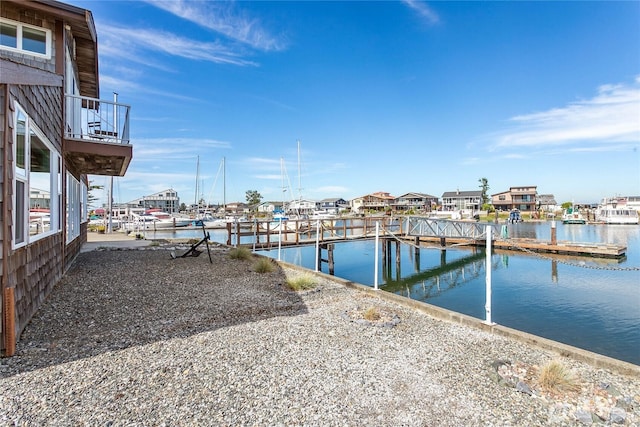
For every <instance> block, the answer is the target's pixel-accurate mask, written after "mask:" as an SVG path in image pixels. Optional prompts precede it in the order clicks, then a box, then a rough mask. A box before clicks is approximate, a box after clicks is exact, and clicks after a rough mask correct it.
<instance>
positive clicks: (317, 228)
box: [316, 220, 320, 271]
mask: <svg viewBox="0 0 640 427" xmlns="http://www.w3.org/2000/svg"><path fill="white" fill-rule="evenodd" d="M319 264H320V220H318V221H316V271H320V265H319Z"/></svg>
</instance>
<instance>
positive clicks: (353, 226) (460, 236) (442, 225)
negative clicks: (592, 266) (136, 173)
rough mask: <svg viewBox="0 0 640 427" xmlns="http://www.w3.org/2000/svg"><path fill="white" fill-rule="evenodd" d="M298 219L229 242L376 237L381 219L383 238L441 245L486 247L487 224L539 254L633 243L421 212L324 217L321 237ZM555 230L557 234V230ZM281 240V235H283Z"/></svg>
mask: <svg viewBox="0 0 640 427" xmlns="http://www.w3.org/2000/svg"><path fill="white" fill-rule="evenodd" d="M289 223H290V224H295V225H294V226H292V227H291V229H288V230H286V231H282V232H280V231H274V230H268V229H267V227H263V226H260V222H255V223H254V225H253V227H251V228H242V227H234V226H233V224H229V225H228V227H227V231H228V238H227V244H228V245H233V244H235V245H240V241H241V239H242V238H245V240H246V238H248V237H253V240H254V241H253V242H251V243H243V244H241V245H242V246H251V247H254V248H256V249H272V248H275V247H278V246H280V247H287V246H298V245H310V244H315V243H316V241H319V242H321V243H332V242H343V241H350V240H355V239H373V238H374V237H375V228H376V223H378V224H379V225H380V237H385V238H397V239H400V240H402V241H404V242H406V243H409V244H414V245H416V246H427V245H430V246H434V245H435V246H437V247H438V248H440V249H443V250H444V249H446V248H447V247H450V246H462V245H465V246H478V247H484V246H486V234H485V233H484V229H485V228H486V227H487V226H491V227H492V230H493V232H492V238H493V247H494V248H495V249H502V250H513V251H525V252H534V253H550V254H562V255H571V256H580V257H593V258H613V259H621V258H624V257H625V254H626V251H627V248H626V247H625V246H622V245H612V244H606V243H579V242H568V241H556V240H555V238H553V237H552V239H551V240H549V241H546V240H540V239H531V238H507V237H500V234H501V233H500V232H499V230H500V225H498V224H488V223H478V222H465V221H450V220H435V219H427V218H416V217H395V218H391V217H387V216H385V217H367V218H346V219H343V218H340V219H330V220H321V223H320V230H321V232H320V233H319V235H318V236H316V228H317V222H316V221H289ZM552 234H553V233H552ZM278 239H280V240H278Z"/></svg>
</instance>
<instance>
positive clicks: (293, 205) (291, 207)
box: [286, 199, 316, 215]
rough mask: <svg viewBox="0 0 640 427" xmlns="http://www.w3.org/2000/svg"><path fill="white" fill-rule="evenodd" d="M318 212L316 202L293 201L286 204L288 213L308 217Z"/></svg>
mask: <svg viewBox="0 0 640 427" xmlns="http://www.w3.org/2000/svg"><path fill="white" fill-rule="evenodd" d="M315 210H316V202H315V201H313V200H308V199H297V200H292V201H290V202H288V203H287V204H286V213H288V214H296V215H308V214H311V213H313V211H315Z"/></svg>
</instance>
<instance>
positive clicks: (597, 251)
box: [493, 239, 627, 258]
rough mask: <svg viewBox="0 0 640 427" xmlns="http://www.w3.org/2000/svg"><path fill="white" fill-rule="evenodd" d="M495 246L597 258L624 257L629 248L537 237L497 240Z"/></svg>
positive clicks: (497, 247)
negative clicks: (554, 240) (556, 240)
mask: <svg viewBox="0 0 640 427" xmlns="http://www.w3.org/2000/svg"><path fill="white" fill-rule="evenodd" d="M493 247H494V248H496V249H507V250H525V251H532V252H539V253H553V254H563V255H576V256H589V257H596V258H622V257H624V256H625V254H626V252H627V248H626V247H625V246H621V245H609V244H605V243H575V242H562V241H559V242H556V243H555V244H552V243H551V242H547V241H542V240H535V239H509V240H496V241H495V242H494V243H493Z"/></svg>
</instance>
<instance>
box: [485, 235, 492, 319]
mask: <svg viewBox="0 0 640 427" xmlns="http://www.w3.org/2000/svg"><path fill="white" fill-rule="evenodd" d="M491 229H492V227H491V226H490V225H487V228H486V230H487V231H486V234H487V249H486V261H485V267H484V269H485V271H486V279H485V291H486V302H485V305H484V310H485V322H484V323H486V324H487V325H493V323H492V322H491V240H492V238H491Z"/></svg>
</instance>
